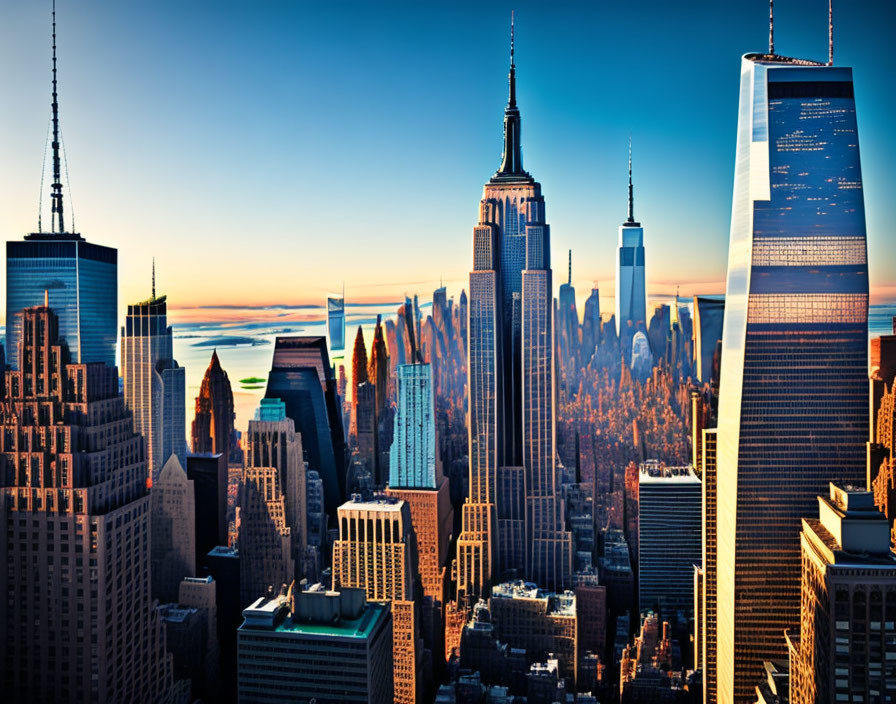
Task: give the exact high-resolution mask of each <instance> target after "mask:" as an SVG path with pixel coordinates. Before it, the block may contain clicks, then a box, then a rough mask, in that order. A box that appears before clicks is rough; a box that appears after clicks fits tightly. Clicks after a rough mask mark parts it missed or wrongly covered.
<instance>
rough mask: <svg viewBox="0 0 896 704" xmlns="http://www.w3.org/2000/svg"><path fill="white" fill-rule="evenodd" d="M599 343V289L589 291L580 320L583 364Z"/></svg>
mask: <svg viewBox="0 0 896 704" xmlns="http://www.w3.org/2000/svg"><path fill="white" fill-rule="evenodd" d="M599 342H600V289H596V288H593V289H591V294H590V295H589V296H588V298H587V299H586V300H585V315H584V318H583V320H582V353H583V355H584V357H583V359H582V363H583V364H586V365H587V364H588V362H590V361H591V356H592V355H593V354H594V349H595V348H596V347H597V345H598V343H599Z"/></svg>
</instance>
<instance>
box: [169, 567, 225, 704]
mask: <svg viewBox="0 0 896 704" xmlns="http://www.w3.org/2000/svg"><path fill="white" fill-rule="evenodd" d="M217 587H218V583H217V582H215V580H214V579H213V578H212V577H209V576H206V577H187V578H186V579H184V580H183V581H182V582H181V583H180V591H179V594H178V599H177V603H178V606H179V607H180V608H185V609H191V610H194V611H196V612H198V614H199V615H200V617H201V622H202V626H201V628H202V638H201V639H200V642H199V648H198V653H196V654H194V655H193V657H192V658H191V659H192V662H193V663H194V666H193V672H194V673H195V674H193V675H192V676H191V678H190V679H192V696H193V697H194V698H195V699H203V700H204V701H221V696H222V693H221V689H222V683H221V674H222V673H221V647H220V643H219V641H218V590H217ZM168 636H169V643H170V636H171V630H170V629H169V630H168ZM175 660H176V658H175ZM176 668H177V665H176V663H175V669H176ZM230 692H232V690H228V694H230Z"/></svg>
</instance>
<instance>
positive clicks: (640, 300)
mask: <svg viewBox="0 0 896 704" xmlns="http://www.w3.org/2000/svg"><path fill="white" fill-rule="evenodd" d="M646 325H647V293H646V288H645V281H644V228H643V227H641V223H639V222H636V221H635V196H634V187H633V186H632V145H631V142H629V145H628V218H627V219H626V221H625V222H624V223H622V225H620V226H619V251H618V253H617V256H616V333H617V334H618V335H619V339H620V340H624V339H628V340H629V341H630V340H631V336H632V335H634V333H635V332H636V329H637V328H638V327H640V326H646ZM625 333H627V334H628V338H624V334H625ZM628 351H629V352H630V351H631V350H628Z"/></svg>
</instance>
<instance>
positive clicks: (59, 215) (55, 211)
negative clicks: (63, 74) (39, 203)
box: [50, 0, 65, 233]
mask: <svg viewBox="0 0 896 704" xmlns="http://www.w3.org/2000/svg"><path fill="white" fill-rule="evenodd" d="M52 107H53V144H52V146H53V185H52V186H51V188H52V191H51V193H50V203H51V214H52V215H51V229H52V231H53V232H59V233H62V232H65V219H64V217H63V212H62V176H61V172H60V171H61V170H60V163H59V96H58V95H57V92H56V0H53V103H52Z"/></svg>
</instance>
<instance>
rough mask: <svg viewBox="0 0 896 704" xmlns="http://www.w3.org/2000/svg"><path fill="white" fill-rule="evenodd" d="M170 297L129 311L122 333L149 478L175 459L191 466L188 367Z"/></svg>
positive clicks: (127, 388) (131, 404) (127, 385)
mask: <svg viewBox="0 0 896 704" xmlns="http://www.w3.org/2000/svg"><path fill="white" fill-rule="evenodd" d="M153 278H155V273H153ZM167 309H168V304H167V302H166V299H165V296H161V297H158V298H157V297H156V295H155V285H153V293H152V297H151V298H149V299H148V300H146V301H143V302H141V303H134V304H131V305H129V306H128V314H127V317H126V318H125V321H124V326H123V327H122V328H121V371H122V378H123V380H124V400H125V403H126V404H127V405H128V408H129V409H130V411H131V413H133V414H134V427H135V429H136V430H137V432H138V433H140V434H141V435H142V436H143V439H144V440H145V441H146V457H147V460H148V463H149V471H150V478H151V479H152V480H153V481H155V480H156V479H157V478H158V476H159V471H161V469H162V466H163V465H164V464H165V463H166V462H167V461H168V458H169V457H171V455H176V456H177V459H178V461H179V462H180V465H181V467H183V466H184V465H185V463H186V461H187V440H186V436H185V427H186V410H185V409H186V401H185V384H186V378H185V376H184V368H183V367H180V366H178V364H177V362H176V361H174V353H173V351H172V336H171V327H170V326H169V325H168V310H167Z"/></svg>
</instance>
